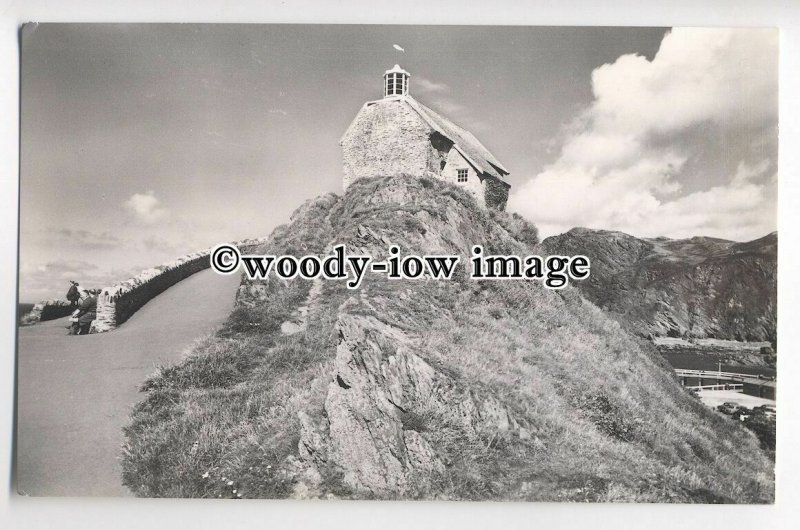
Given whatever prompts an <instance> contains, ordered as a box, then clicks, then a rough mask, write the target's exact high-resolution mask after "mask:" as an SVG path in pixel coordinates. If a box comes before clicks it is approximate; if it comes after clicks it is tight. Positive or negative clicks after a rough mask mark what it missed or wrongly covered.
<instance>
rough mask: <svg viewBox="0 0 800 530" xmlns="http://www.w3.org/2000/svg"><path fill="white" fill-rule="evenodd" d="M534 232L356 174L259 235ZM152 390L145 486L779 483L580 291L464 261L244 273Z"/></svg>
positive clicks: (378, 490) (140, 416)
mask: <svg viewBox="0 0 800 530" xmlns="http://www.w3.org/2000/svg"><path fill="white" fill-rule="evenodd" d="M535 240H536V230H535V228H534V227H532V226H530V224H529V223H526V222H525V221H524V220H522V219H520V218H518V217H514V216H512V215H509V214H506V213H504V212H497V211H489V210H487V209H485V208H482V207H480V206H479V205H478V204H477V203H476V201H475V200H474V198H473V197H472V196H471V195H469V194H468V193H466V192H465V191H464V190H461V189H459V188H457V187H455V186H450V185H448V184H446V183H443V182H441V181H440V180H438V179H427V178H423V177H418V178H405V177H396V178H378V179H368V178H363V179H358V180H356V181H354V182H353V183H352V184H351V185H350V187H349V188H348V190H347V193H346V194H345V195H344V196H343V197H337V196H333V195H328V196H323V197H321V198H319V199H316V200H313V201H309V202H308V203H306V204H305V205H303V206H302V207H301V208H300V209H299V210H298V212H296V213H295V215H293V216H292V220H291V222H290V223H288V224H287V225H285V226H282V227H279V228H277V229H276V230H275V231H274V232H273V234H272V236H271V237H270V238H269V240H268V241H267V242H266V243H265V244H264V245H263V246H262V248H260V249H258V253H265V254H287V253H291V254H294V255H306V254H317V255H325V254H327V253H328V252H329V251H330V249H331V247H332V246H334V245H337V244H344V245H346V246H347V249H348V252H353V253H365V254H369V255H371V256H373V258H375V259H376V260H381V259H383V258H385V257H387V256H388V246H389V245H391V244H394V245H398V246H399V247H400V249H401V251H402V253H403V254H404V255H405V254H417V255H420V254H458V255H461V256H462V263H464V262H465V260H466V258H467V257H468V256H469V255H470V253H471V247H472V245H474V244H481V245H483V247H484V249H485V250H486V252H487V253H498V254H499V253H503V254H518V255H528V254H531V253H533V252H534V251H535V248H534V247H533V245H532V244H533V243H535ZM286 322H291V323H293V324H294V326H295V327H287V326H284V325H283V324H285V323H286ZM146 388H147V391H148V396H147V398H146V399H145V400H144V401H143V402H142V403H140V404H139V405H138V406H137V407H136V410H135V412H134V415H133V424H132V425H131V426H130V427H128V428H127V429H126V435H127V437H128V439H127V443H126V448H125V458H124V462H123V467H124V479H125V481H126V482H125V483H126V484H127V485H129V486H130V487H131V488H132V489H133V490H134V491H135V492H136V493H137V494H140V495H149V496H204V497H224V496H230V495H231V494H232V493H233V494H235V495H237V496H238V495H241V496H244V497H262V498H263V497H280V498H285V497H294V498H309V497H310V498H332V497H337V498H342V497H345V498H356V499H453V500H458V499H472V500H488V499H491V500H539V501H559V500H561V501H646V502H656V501H671V502H696V501H699V502H708V501H709V499H711V500H714V501H717V502H769V501H770V500H771V499H772V495H773V482H772V477H771V463H770V462H769V460H768V458H767V457H766V456H765V455H763V454H762V453H760V452H759V451H760V450H759V448H758V442H757V440H756V439H755V437H754V436H753V435H752V433H749V432H748V431H746V430H745V429H743V428H742V427H741V426H740V425H739V424H738V423H735V422H731V421H729V420H728V419H726V418H723V417H721V416H719V415H717V414H715V413H714V412H713V411H711V410H709V409H707V408H706V407H704V406H703V405H702V404H700V403H699V402H697V401H696V400H695V399H694V398H692V397H691V396H690V395H689V394H688V393H687V392H686V391H685V390H684V389H682V388H681V387H680V385H679V383H678V382H677V380H676V379H675V377H674V375H673V373H672V371H671V370H670V369H669V368H668V367H667V366H665V364H664V361H663V360H662V359H661V357H660V356H659V355H658V353H657V352H656V351H655V350H654V349H653V348H652V347H651V346H650V345H648V344H647V343H645V341H641V340H639V339H637V338H635V337H633V336H632V335H631V334H629V333H627V332H626V331H625V330H624V329H623V328H622V327H621V326H620V325H619V323H617V322H615V321H613V320H611V319H609V318H608V317H607V316H606V314H604V313H603V312H602V311H601V310H600V309H598V308H597V307H596V306H595V305H593V304H591V303H588V302H587V301H586V300H585V299H584V298H583V296H582V295H581V294H580V292H579V291H578V290H577V289H572V288H568V289H565V290H563V291H559V292H555V291H552V290H548V289H545V288H544V287H542V286H541V284H539V283H538V282H529V281H478V280H472V279H470V278H468V277H467V275H466V274H464V271H463V267H462V271H461V273H457V274H456V275H454V278H453V279H452V280H441V281H437V280H430V279H427V280H425V279H421V280H403V281H398V280H388V279H386V278H385V275H380V274H369V275H368V276H367V277H366V278H364V281H363V282H362V284H361V286H360V287H359V288H358V289H356V290H350V289H347V288H346V287H345V285H344V283H343V282H338V281H335V280H324V281H321V282H318V283H317V284H316V285H314V284H312V282H310V281H299V280H292V281H287V282H282V281H276V280H274V279H268V280H265V281H251V280H246V279H245V280H243V282H242V284H241V287H240V289H239V291H238V294H237V304H236V308H235V309H234V312H233V314H232V315H231V318H230V319H229V321H228V322H227V323H226V324H225V325H224V326H223V329H221V330H220V332H219V333H218V334H217V335H216V336H214V337H211V338H208V339H207V340H205V341H202V342H201V343H199V344H198V346H197V347H196V348H195V349H194V350H193V351H192V352H191V353H190V354H189V355H188V357H187V358H186V360H185V361H184V362H182V363H180V364H179V365H176V366H171V367H166V368H164V369H162V370H161V371H160V372H159V374H157V375H156V376H154V377H153V378H151V379H150V380H149V381H148V382H147V383H146ZM209 477H217V478H216V479H215V480H211V478H209ZM220 477H224V482H223V481H222V480H219V478H220ZM226 484H227V486H226ZM233 488H235V493H234V492H233Z"/></svg>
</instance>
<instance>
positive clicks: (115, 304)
mask: <svg viewBox="0 0 800 530" xmlns="http://www.w3.org/2000/svg"><path fill="white" fill-rule="evenodd" d="M265 241H266V239H248V240H243V241H237V242H235V243H233V244H234V245H236V246H237V247H238V248H239V250H240V252H242V253H247V252H253V251H254V250H256V249H257V248H258V247H259V246H260V245H262V244H263V243H264V242H265ZM211 250H212V249H207V250H203V251H200V252H194V253H192V254H187V255H186V256H183V257H181V258H178V259H176V260H174V261H171V262H169V263H165V264H164V265H161V266H159V267H155V268H152V269H147V270H145V271H142V272H141V273H140V274H139V275H138V276H136V277H134V278H131V279H129V280H126V281H124V282H121V283H118V284H116V285H114V286H112V287H106V288H105V289H103V290H102V291H101V293H100V294H99V295H98V297H97V317H96V319H95V320H94V322H93V323H92V330H91V332H92V333H103V332H106V331H111V330H113V329H116V328H117V327H118V326H120V325H121V324H123V323H124V322H125V321H126V320H128V319H129V318H130V317H131V315H133V314H134V313H135V312H136V311H137V310H138V309H139V308H141V307H142V306H143V305H145V304H146V303H147V302H149V301H150V300H152V299H153V298H155V297H156V296H158V295H159V294H161V293H162V292H164V291H165V290H167V289H168V288H170V287H172V286H173V285H175V284H176V283H178V282H179V281H181V280H184V279H186V278H188V277H189V276H191V275H192V274H195V273H197V272H200V271H201V270H204V269H207V268H209V267H210V266H211V263H210V261H209V259H208V258H209V254H210V253H211Z"/></svg>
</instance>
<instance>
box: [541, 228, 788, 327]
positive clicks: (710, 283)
mask: <svg viewBox="0 0 800 530" xmlns="http://www.w3.org/2000/svg"><path fill="white" fill-rule="evenodd" d="M541 246H542V247H543V249H544V253H562V254H585V255H587V256H589V257H590V258H591V260H592V272H591V276H590V278H589V279H588V280H586V281H583V282H576V284H577V285H578V286H579V288H580V290H581V291H582V292H583V294H584V295H585V296H586V297H587V298H588V299H589V300H591V301H592V302H594V303H595V304H597V305H598V306H599V307H601V308H602V309H604V310H606V311H608V312H610V313H611V314H613V315H614V316H615V317H616V318H617V319H618V320H619V321H620V322H621V323H622V324H623V325H624V326H625V327H627V328H628V329H631V330H633V331H634V332H636V333H637V334H639V335H643V336H648V335H652V336H670V337H681V336H689V337H698V338H719V339H732V340H740V341H771V342H774V341H775V338H776V324H777V321H776V307H777V249H778V235H777V232H773V233H771V234H769V235H767V236H765V237H762V238H760V239H756V240H754V241H749V242H747V243H735V242H733V241H727V240H724V239H716V238H711V237H693V238H691V239H667V238H663V237H661V238H652V239H640V238H637V237H633V236H630V235H628V234H624V233H622V232H612V231H607V230H590V229H586V228H574V229H572V230H570V231H569V232H566V233H564V234H560V235H557V236H552V237H548V238H547V239H545V240H544V241H543V242H542V244H541Z"/></svg>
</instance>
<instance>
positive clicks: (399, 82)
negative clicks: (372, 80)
mask: <svg viewBox="0 0 800 530" xmlns="http://www.w3.org/2000/svg"><path fill="white" fill-rule="evenodd" d="M409 77H411V74H409V73H408V72H406V71H405V70H403V69H402V68H400V65H399V64H396V65H394V68H392V69H391V70H386V73H385V74H383V97H385V98H388V97H392V96H406V95H408V78H409Z"/></svg>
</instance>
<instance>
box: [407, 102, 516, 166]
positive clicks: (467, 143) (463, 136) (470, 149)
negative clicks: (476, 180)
mask: <svg viewBox="0 0 800 530" xmlns="http://www.w3.org/2000/svg"><path fill="white" fill-rule="evenodd" d="M401 99H403V100H404V101H405V102H406V103H407V104H408V106H410V107H411V108H412V109H414V110H415V111H416V112H417V114H419V115H420V117H422V119H423V120H425V122H426V123H427V124H428V125H430V126H431V128H432V129H434V130H435V131H436V132H438V133H439V134H441V135H442V136H446V137H447V138H449V139H450V141H451V142H453V144H454V147H455V148H456V149H458V152H459V153H461V154H462V155H463V156H464V158H466V159H467V161H469V163H470V164H472V165H474V166H475V167H476V168H477V169H478V170H480V171H481V172H483V173H487V174H489V175H491V176H493V177H497V178H499V179H502V177H503V176H504V175H508V174H509V171H508V170H507V169H506V168H505V167H503V164H501V163H500V161H499V160H497V158H495V157H494V155H493V154H492V153H490V152H489V150H488V149H486V147H484V146H483V144H482V143H480V141H478V139H477V138H475V136H474V135H473V134H472V133H471V132H469V131H468V130H466V129H463V128H462V127H459V126H458V125H456V124H455V123H453V122H452V121H450V120H448V119H447V118H445V117H444V116H442V115H441V114H438V113H437V112H436V111H434V110H431V109H430V108H428V107H426V106H425V105H423V104H422V103H420V102H419V101H417V100H416V99H414V98H412V97H411V96H405V97H403V98H401Z"/></svg>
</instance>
